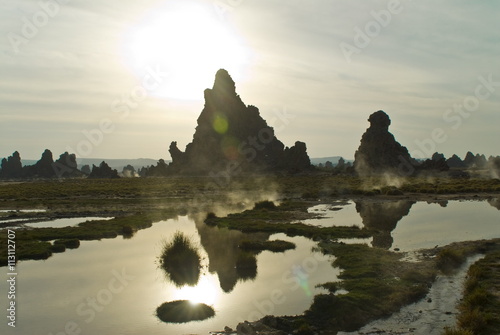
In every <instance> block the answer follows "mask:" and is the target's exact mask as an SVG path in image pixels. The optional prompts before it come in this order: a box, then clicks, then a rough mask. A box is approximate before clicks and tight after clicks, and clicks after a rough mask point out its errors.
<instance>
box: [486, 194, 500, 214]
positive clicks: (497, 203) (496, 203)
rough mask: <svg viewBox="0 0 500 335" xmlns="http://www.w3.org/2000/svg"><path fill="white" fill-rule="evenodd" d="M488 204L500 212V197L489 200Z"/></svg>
mask: <svg viewBox="0 0 500 335" xmlns="http://www.w3.org/2000/svg"><path fill="white" fill-rule="evenodd" d="M488 203H489V204H490V205H491V206H493V207H495V208H496V209H498V210H499V211H500V197H499V198H491V199H488Z"/></svg>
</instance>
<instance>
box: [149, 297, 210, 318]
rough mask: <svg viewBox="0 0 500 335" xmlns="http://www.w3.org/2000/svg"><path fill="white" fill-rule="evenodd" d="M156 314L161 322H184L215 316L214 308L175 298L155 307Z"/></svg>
mask: <svg viewBox="0 0 500 335" xmlns="http://www.w3.org/2000/svg"><path fill="white" fill-rule="evenodd" d="M156 316H157V317H158V318H159V319H160V320H161V321H163V322H168V323H185V322H189V321H201V320H205V319H208V318H211V317H213V316H215V310H214V309H213V307H211V306H208V305H206V304H201V303H197V304H194V303H192V302H191V301H189V300H176V301H170V302H165V303H163V304H161V305H160V306H159V307H158V308H157V309H156Z"/></svg>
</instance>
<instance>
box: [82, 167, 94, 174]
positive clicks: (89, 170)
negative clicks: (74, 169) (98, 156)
mask: <svg viewBox="0 0 500 335" xmlns="http://www.w3.org/2000/svg"><path fill="white" fill-rule="evenodd" d="M81 171H82V172H83V173H84V174H86V175H87V176H88V175H89V174H90V173H91V172H92V170H91V169H90V165H84V166H82V169H81Z"/></svg>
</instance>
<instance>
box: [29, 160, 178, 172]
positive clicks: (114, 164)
mask: <svg viewBox="0 0 500 335" xmlns="http://www.w3.org/2000/svg"><path fill="white" fill-rule="evenodd" d="M102 161H105V162H106V163H107V164H108V165H109V167H111V168H112V169H116V170H118V171H119V172H121V171H122V169H123V167H124V166H127V165H129V164H130V165H132V166H133V167H134V168H135V169H136V170H138V169H140V168H141V167H143V166H150V165H156V163H157V162H158V160H156V159H151V158H136V159H107V158H77V159H76V162H77V163H78V168H79V169H81V167H82V166H84V165H89V166H90V167H91V168H92V164H94V165H96V166H99V164H101V162H102ZM21 162H22V163H23V166H26V165H34V164H35V163H36V162H37V160H35V159H21ZM165 162H166V163H167V164H168V163H170V160H165Z"/></svg>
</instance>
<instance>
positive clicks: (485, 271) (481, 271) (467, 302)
mask: <svg viewBox="0 0 500 335" xmlns="http://www.w3.org/2000/svg"><path fill="white" fill-rule="evenodd" d="M497 249H498V246H497ZM499 292H500V251H498V250H497V251H494V252H491V253H488V254H487V255H486V256H485V257H484V258H483V259H481V260H479V261H477V262H476V263H475V264H473V265H472V266H471V267H470V268H469V272H468V278H467V281H466V283H465V290H464V297H463V299H462V302H461V303H460V306H459V310H460V314H459V315H458V318H457V324H458V329H456V330H457V331H463V332H469V333H470V334H475V335H486V334H499V333H500V295H499Z"/></svg>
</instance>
